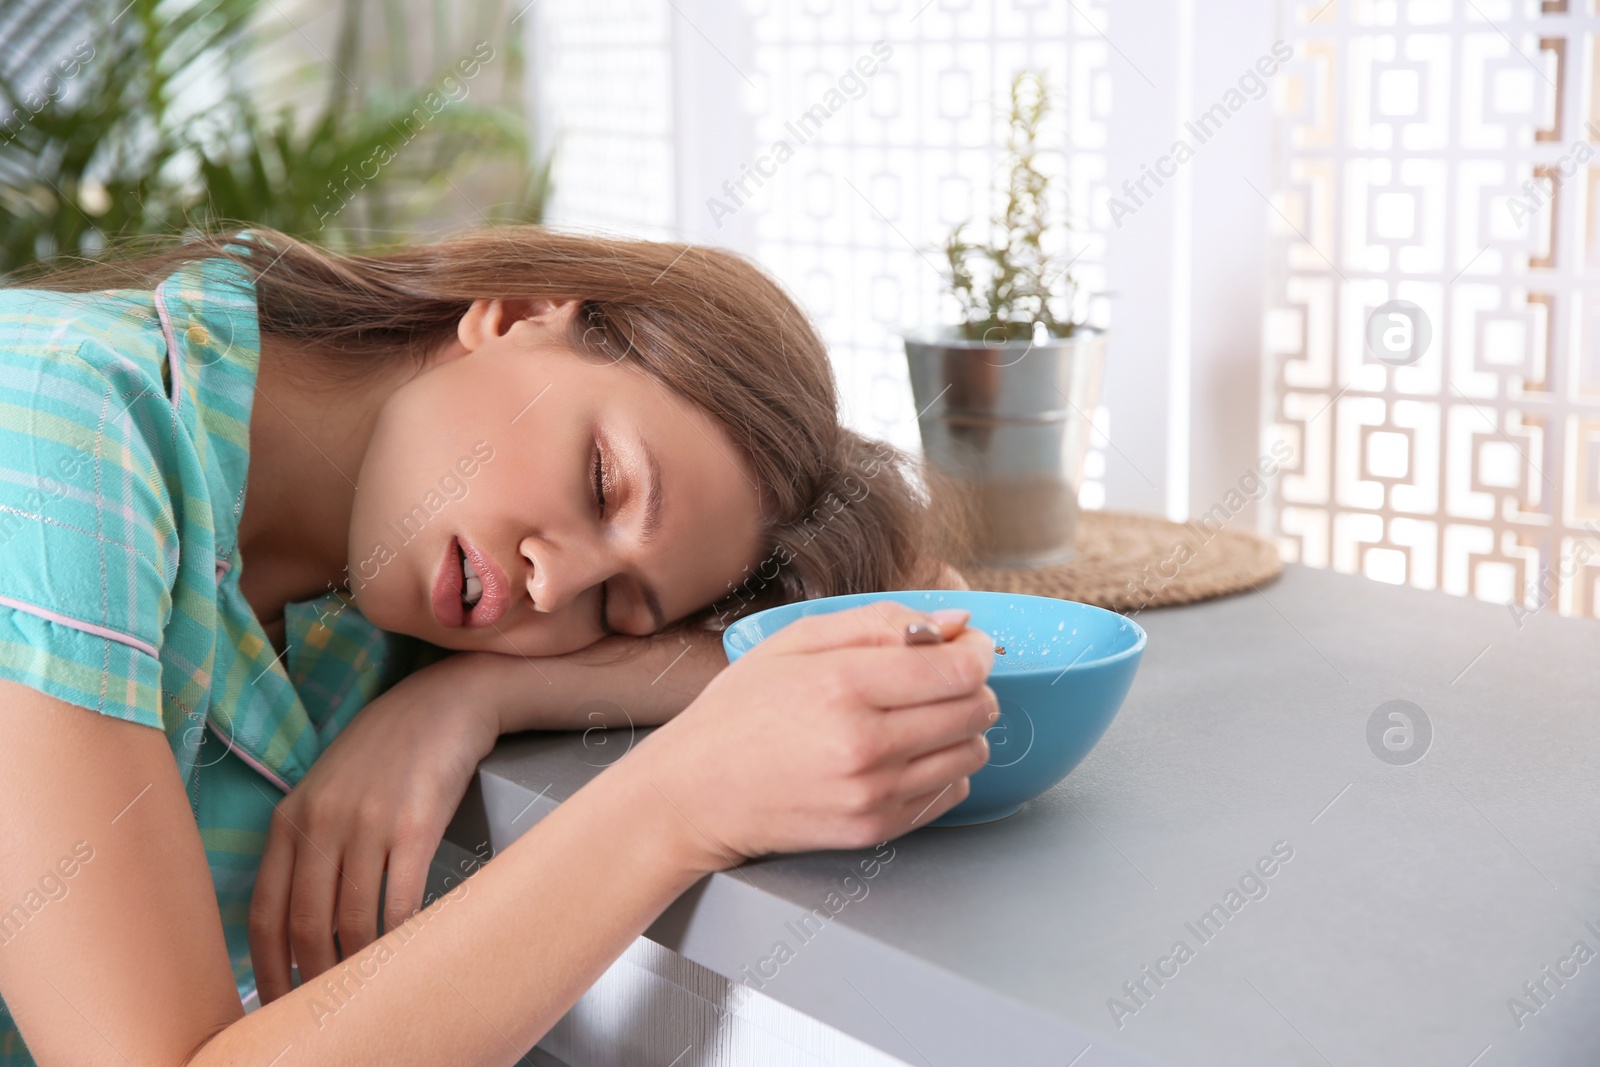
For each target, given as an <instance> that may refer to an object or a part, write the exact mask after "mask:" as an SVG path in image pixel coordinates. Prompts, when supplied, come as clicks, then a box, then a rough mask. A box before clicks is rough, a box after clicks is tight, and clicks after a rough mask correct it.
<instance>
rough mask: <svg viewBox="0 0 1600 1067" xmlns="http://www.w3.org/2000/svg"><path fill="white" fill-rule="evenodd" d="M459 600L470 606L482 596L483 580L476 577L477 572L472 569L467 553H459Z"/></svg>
mask: <svg viewBox="0 0 1600 1067" xmlns="http://www.w3.org/2000/svg"><path fill="white" fill-rule="evenodd" d="M461 579H462V589H461V602H462V603H464V604H465V605H467V607H469V608H470V607H472V606H473V605H475V604H477V602H478V600H479V599H480V598H481V597H482V596H483V581H482V580H481V579H480V578H479V577H478V572H477V571H475V570H473V569H472V560H470V559H468V558H467V554H466V553H465V552H463V553H462V554H461Z"/></svg>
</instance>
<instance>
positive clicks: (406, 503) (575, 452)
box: [349, 300, 761, 656]
mask: <svg viewBox="0 0 1600 1067" xmlns="http://www.w3.org/2000/svg"><path fill="white" fill-rule="evenodd" d="M576 310H577V303H576V302H575V301H567V302H563V303H559V304H557V303H552V302H549V301H542V302H539V303H538V304H528V303H522V304H515V303H508V302H502V301H498V300H496V301H481V300H480V301H477V302H476V303H474V304H473V306H472V310H471V311H469V312H468V313H467V314H466V316H464V317H463V319H462V321H461V327H460V330H459V331H458V340H457V341H456V342H455V343H453V344H452V345H450V346H449V347H448V348H446V349H445V350H443V351H442V352H440V353H439V354H438V355H437V357H436V358H435V359H433V360H431V361H430V362H429V364H428V365H427V366H426V368H425V369H424V370H423V371H422V372H421V373H419V374H418V375H417V376H416V377H415V378H413V379H411V380H410V381H408V382H406V383H405V384H404V385H402V386H401V387H400V388H399V389H398V390H396V392H395V393H394V394H393V395H392V396H391V397H390V398H389V400H388V401H387V402H386V403H385V405H384V407H383V409H382V411H381V413H380V414H379V417H378V421H377V425H376V427H375V429H374V432H373V437H372V442H371V444H370V445H369V446H368V448H367V451H366V454H365V457H364V459H363V461H362V465H361V473H360V475H359V478H358V486H357V489H356V496H355V505H354V510H353V513H352V516H351V526H350V565H349V566H350V587H351V591H352V592H353V593H354V595H355V600H356V604H357V606H358V607H359V608H360V609H361V612H362V614H363V615H365V616H366V617H367V619H368V620H370V621H371V622H372V623H373V624H374V625H376V626H378V627H380V628H382V629H385V630H390V631H393V632H397V633H406V634H411V635H413V636H416V637H420V638H422V639H423V640H425V641H429V642H431V643H433V644H436V645H440V646H442V647H445V648H454V649H464V650H484V651H491V652H502V653H519V654H521V655H525V656H551V655H559V654H560V653H563V652H571V651H574V650H576V649H579V648H583V647H584V646H586V645H589V644H592V643H593V642H595V641H597V640H599V639H600V638H601V637H603V636H606V635H607V634H612V633H618V634H634V635H645V634H650V633H653V632H655V631H656V630H659V629H661V628H662V627H663V626H664V625H666V624H667V623H670V622H673V621H675V620H677V619H680V618H682V617H684V616H686V615H689V614H691V613H693V612H695V611H697V610H699V609H701V608H703V607H705V606H706V605H707V604H710V603H711V602H712V601H714V600H717V599H719V598H721V597H722V596H725V595H726V593H727V590H728V589H729V587H730V583H737V582H738V581H739V580H741V578H742V577H743V572H744V569H745V568H746V567H752V568H753V567H755V566H756V565H757V564H758V562H759V555H760V549H761V542H760V518H761V516H760V509H759V503H758V494H757V490H756V483H755V480H754V476H753V474H752V473H751V470H750V468H749V464H748V463H747V462H746V461H745V460H744V458H743V457H742V456H741V455H740V454H739V452H738V450H737V448H736V447H735V446H734V444H733V442H732V440H731V439H730V438H729V437H728V435H727V434H726V433H725V432H724V431H723V429H722V427H721V426H720V425H719V424H718V423H717V422H716V421H715V420H714V419H713V418H711V416H709V415H707V414H705V413H704V412H702V411H701V410H699V409H698V408H696V407H695V406H693V405H692V404H690V403H689V402H688V401H686V400H684V399H682V398H681V397H679V396H678V395H677V394H675V393H673V392H672V391H671V390H670V389H668V388H667V387H666V386H664V385H661V384H660V383H658V382H657V381H656V380H655V379H653V378H651V377H649V376H648V375H647V374H645V373H644V372H643V371H642V370H640V369H639V368H638V367H637V366H636V365H633V364H632V363H630V362H629V361H627V360H626V359H624V360H621V361H619V362H617V363H615V364H605V363H597V362H595V361H593V360H592V359H584V358H582V357H580V356H578V355H577V354H576V353H575V352H574V351H573V350H572V348H571V347H570V346H569V345H568V344H567V343H566V341H565V336H566V327H567V324H568V322H569V321H570V319H571V316H572V315H573V314H574V313H575V312H576ZM463 560H465V561H466V563H467V565H468V566H469V567H470V568H471V569H472V571H473V572H475V575H476V581H473V580H470V579H471V577H472V576H470V575H469V576H468V577H467V578H466V579H464V577H463V567H462V564H463ZM480 586H481V594H480V593H479V588H480ZM464 594H466V595H467V596H468V597H469V598H471V599H473V600H475V603H470V604H469V603H467V602H465V601H464V600H463V595H464ZM475 594H476V595H475Z"/></svg>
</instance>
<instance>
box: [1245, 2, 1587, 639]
mask: <svg viewBox="0 0 1600 1067" xmlns="http://www.w3.org/2000/svg"><path fill="white" fill-rule="evenodd" d="M1579 3H1580V0H1429V2H1410V3H1376V2H1370V0H1366V2H1363V0H1283V7H1282V12H1283V15H1284V20H1283V25H1284V26H1285V27H1286V39H1288V40H1289V41H1290V42H1291V43H1292V44H1293V45H1294V47H1295V52H1296V57H1295V60H1294V61H1293V62H1292V63H1291V64H1290V65H1289V67H1288V69H1287V77H1286V78H1285V83H1286V84H1285V85H1284V89H1285V90H1286V91H1285V92H1284V93H1283V94H1282V95H1281V96H1280V97H1279V98H1278V104H1279V107H1280V114H1279V117H1278V123H1279V127H1278V133H1279V147H1278V152H1277V159H1276V162H1275V166H1276V169H1277V173H1276V175H1275V184H1274V197H1273V207H1274V219H1273V221H1274V224H1275V228H1276V230H1277V235H1276V237H1275V238H1274V241H1275V244H1274V250H1273V252H1272V254H1271V255H1270V257H1269V259H1270V261H1271V262H1272V263H1274V265H1275V267H1274V269H1275V274H1276V276H1275V278H1274V281H1273V285H1274V291H1273V293H1272V294H1271V301H1270V305H1269V306H1270V307H1271V310H1270V311H1269V315H1268V323H1267V330H1266V336H1267V343H1266V349H1267V357H1268V360H1269V366H1268V370H1267V374H1268V378H1269V380H1270V382H1271V404H1272V408H1273V410H1272V414H1271V416H1270V418H1269V420H1268V421H1269V422H1270V423H1271V424H1272V425H1270V426H1269V427H1268V433H1269V435H1270V436H1277V437H1281V438H1282V439H1284V440H1286V441H1287V442H1289V443H1290V444H1291V445H1293V446H1294V448H1295V458H1294V459H1293V460H1292V461H1291V462H1290V464H1288V465H1287V466H1286V467H1285V471H1284V474H1283V475H1282V477H1281V478H1280V479H1279V480H1278V483H1277V486H1276V489H1275V491H1274V497H1273V504H1274V508H1273V513H1274V520H1273V521H1274V524H1275V533H1276V535H1277V538H1278V540H1279V543H1280V546H1281V548H1282V550H1283V552H1284V554H1285V556H1286V557H1287V558H1290V559H1299V560H1303V561H1304V562H1307V563H1310V564H1314V565H1318V566H1331V567H1333V568H1335V569H1337V570H1341V571H1346V572H1354V573H1362V574H1366V575H1369V576H1371V577H1374V578H1379V579H1382V580H1386V581H1391V582H1396V583H1409V584H1412V585H1416V586H1421V587H1424V588H1440V589H1443V590H1446V591H1448V592H1453V593H1458V594H1469V595H1474V596H1478V597H1481V598H1484V599H1488V600H1493V601H1497V602H1505V603H1512V604H1517V605H1520V608H1519V609H1518V610H1519V611H1525V610H1535V609H1539V608H1549V609H1551V610H1559V611H1561V612H1563V613H1566V614H1573V615H1584V616H1597V615H1600V596H1597V590H1600V288H1597V287H1596V285H1595V284H1594V283H1595V279H1596V278H1597V277H1600V201H1597V197H1600V18H1597V16H1596V15H1595V14H1594V13H1592V12H1591V11H1590V10H1587V5H1585V8H1586V9H1585V10H1579V9H1578V8H1579ZM1569 5H1570V9H1569ZM1396 300H1402V301H1409V302H1410V303H1411V304H1414V305H1416V306H1417V307H1419V308H1420V309H1421V311H1422V315H1423V316H1424V319H1423V327H1422V328H1423V329H1425V330H1427V331H1429V332H1431V342H1430V343H1429V345H1428V347H1427V348H1426V349H1422V350H1420V351H1421V354H1420V355H1419V356H1417V358H1415V359H1414V361H1410V362H1406V361H1397V360H1394V359H1380V358H1379V356H1378V355H1377V354H1375V347H1374V344H1373V343H1372V342H1371V341H1369V333H1371V332H1372V331H1369V320H1370V319H1371V318H1372V317H1373V313H1374V311H1375V310H1376V309H1378V308H1380V306H1382V305H1385V304H1386V303H1388V302H1390V301H1396ZM1377 329H1379V330H1381V329H1382V326H1381V324H1380V325H1379V327H1377ZM1379 347H1381V343H1380V346H1379Z"/></svg>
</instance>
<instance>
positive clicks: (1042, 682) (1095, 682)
mask: <svg viewBox="0 0 1600 1067" xmlns="http://www.w3.org/2000/svg"><path fill="white" fill-rule="evenodd" d="M875 600H896V601H899V602H900V603H902V604H906V605H909V606H910V607H913V608H917V609H918V610H921V611H932V610H934V609H935V608H965V609H966V610H967V611H969V612H971V613H972V618H971V620H970V621H969V622H968V625H969V626H975V627H977V628H978V629H980V630H983V631H984V632H985V633H987V634H988V635H989V636H991V637H993V638H994V640H995V644H997V645H999V646H1001V647H1002V648H1004V649H1005V650H1006V651H1005V655H1003V656H1002V655H996V656H995V658H994V669H993V671H992V672H991V673H990V675H989V687H990V688H991V689H993V690H994V692H995V695H996V696H997V697H999V698H1000V718H999V719H998V720H997V721H996V722H995V724H994V725H993V726H992V727H990V728H989V732H988V736H989V762H988V764H987V765H985V766H984V767H983V768H981V769H980V770H979V771H978V773H977V774H974V775H973V776H972V779H971V784H972V792H971V794H970V795H968V797H967V799H966V800H963V801H962V802H961V803H960V804H958V805H956V806H955V807H954V808H952V809H950V810H949V811H948V812H946V813H945V814H944V815H943V816H941V817H940V818H938V819H937V820H935V821H934V822H933V823H932V825H934V826H967V825H971V824H973V823H981V822H991V821H993V820H995V819H1003V818H1005V817H1006V816H1007V815H1014V814H1016V812H1017V811H1018V810H1020V809H1021V807H1022V805H1023V804H1025V803H1026V802H1027V801H1029V800H1032V799H1033V798H1034V797H1036V796H1038V795H1039V794H1040V793H1043V792H1044V791H1045V790H1046V789H1049V788H1050V787H1051V786H1053V785H1055V784H1056V783H1057V782H1059V781H1061V779H1063V778H1065V777H1066V776H1067V774H1068V773H1069V772H1071V770H1072V769H1073V768H1074V767H1076V766H1077V765H1078V764H1079V762H1081V761H1082V759H1083V757H1085V756H1087V755H1088V754H1089V750H1090V749H1092V748H1093V747H1094V746H1095V743H1096V742H1097V741H1099V740H1100V737H1101V735H1102V734H1104V733H1105V732H1106V727H1108V726H1110V725H1111V720H1112V719H1113V718H1114V717H1115V716H1116V714H1117V709H1118V708H1120V707H1121V706H1122V698H1123V697H1125V696H1127V694H1128V687H1129V686H1130V685H1132V684H1133V675H1134V672H1136V671H1137V670H1138V669H1139V661H1140V660H1141V659H1142V658H1143V657H1144V642H1145V633H1144V630H1143V629H1142V628H1141V627H1140V626H1139V624H1138V623H1136V622H1134V621H1133V620H1132V619H1128V618H1124V617H1123V616H1121V615H1118V614H1117V613H1116V612H1114V611H1107V610H1105V609H1104V608H1097V607H1092V606H1090V605H1088V604H1079V603H1076V602H1074V601H1071V600H1057V599H1055V598H1053V597H1043V596H1024V595H1021V594H1017V593H993V592H983V591H979V590H967V589H963V590H948V589H945V590H932V591H926V592H925V591H921V590H911V591H905V592H895V593H855V594H852V595H850V596H832V597H823V598H821V599H818V600H805V601H800V602H798V603H794V604H783V605H780V606H778V607H775V608H768V609H767V610H766V611H761V612H757V613H756V614H754V615H751V616H750V617H749V618H745V619H740V620H739V621H738V622H736V623H734V624H733V625H732V626H730V627H728V628H727V629H726V630H725V631H723V634H722V647H723V649H724V650H725V651H726V652H727V654H728V662H730V663H731V662H733V661H734V660H736V659H738V658H739V657H740V656H742V655H744V654H745V653H746V652H748V651H750V649H752V648H754V647H755V645H756V643H757V642H759V641H761V640H762V639H763V638H766V637H769V636H771V635H772V634H774V633H776V632H777V631H779V630H781V629H783V628H784V627H785V626H787V625H789V623H791V622H793V621H794V620H795V619H798V618H800V617H801V616H803V615H819V614H826V613H827V612H832V611H842V610H844V609H845V608H853V607H856V606H857V605H860V604H868V603H871V602H873V601H875Z"/></svg>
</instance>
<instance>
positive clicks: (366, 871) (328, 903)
mask: <svg viewBox="0 0 1600 1067" xmlns="http://www.w3.org/2000/svg"><path fill="white" fill-rule="evenodd" d="M485 657H488V659H485ZM500 658H503V657H495V656H494V655H493V654H492V653H460V654H457V655H454V656H451V657H449V658H447V659H444V660H441V661H440V662H438V663H434V664H430V665H429V666H427V667H423V668H421V669H420V670H418V671H416V672H414V673H412V674H410V675H408V676H407V677H405V678H404V679H402V680H401V681H400V682H398V683H397V684H396V685H394V686H393V687H392V688H390V689H389V690H387V691H386V692H384V693H383V694H381V695H380V696H378V697H377V698H376V699H375V700H373V701H372V703H370V704H369V705H367V706H366V707H364V708H362V709H361V711H360V712H358V713H357V714H356V716H355V718H354V719H352V720H351V722H350V725H349V726H347V727H346V728H345V730H344V732H343V733H341V734H340V735H339V736H338V737H337V738H335V739H334V741H333V744H331V745H329V746H328V748H327V750H326V751H325V752H323V753H322V755H321V756H320V757H318V759H317V761H316V762H315V763H314V764H312V766H311V770H310V771H309V772H307V774H306V776H305V778H303V779H302V780H301V781H300V782H299V783H298V784H297V785H296V786H295V788H294V789H293V790H292V791H291V792H290V793H289V795H288V796H286V797H284V798H283V800H282V801H280V802H279V803H278V807H277V811H276V812H275V813H274V814H273V818H272V823H271V827H270V829H269V830H268V832H267V843H266V846H265V849H264V851H263V853H262V857H261V869H260V873H259V874H258V875H257V876H256V885H255V890H254V895H253V896H252V898H251V901H250V921H249V931H250V955H251V958H252V962H253V964H254V967H255V973H256V985H257V988H258V989H259V991H260V996H261V1003H262V1004H267V1003H270V1002H271V1001H272V1000H274V999H276V998H277V997H280V996H282V995H283V994H285V993H287V992H288V991H289V989H290V985H289V951H290V949H291V948H292V949H293V950H294V960H295V963H296V964H297V965H298V966H299V968H300V978H301V981H302V982H305V981H309V980H310V979H311V978H312V977H313V976H314V975H317V974H321V973H322V972H323V971H325V970H327V969H328V968H330V967H332V966H334V964H336V963H338V962H339V959H340V955H339V952H336V951H335V947H334V942H333V931H334V930H335V929H337V930H338V934H339V944H338V949H339V950H340V952H342V954H343V956H345V957H349V956H351V955H353V954H354V953H356V952H359V951H360V950H361V949H363V948H365V947H366V946H367V945H368V944H369V943H371V942H372V941H374V940H375V939H376V938H377V937H378V934H379V930H378V918H379V917H378V889H379V886H380V884H381V883H382V880H383V876H384V872H385V870H386V869H387V871H388V885H387V888H386V890H385V894H384V902H383V926H384V929H386V930H387V929H393V928H394V927H396V926H398V925H399V924H400V923H401V922H403V921H404V920H405V919H407V918H409V917H410V916H411V915H412V914H413V913H414V912H415V911H417V910H418V909H419V908H421V906H422V895H423V891H424V889H425V886H426V882H427V874H428V864H429V862H430V861H431V860H432V859H433V856H434V853H435V852H436V851H437V850H438V847H439V841H440V839H441V838H442V837H443V836H444V830H445V827H446V826H447V825H448V824H449V822H450V818H451V816H452V815H453V814H454V813H455V810H456V808H457V806H459V805H460V803H461V798H462V796H463V795H464V794H465V793H466V790H467V786H468V785H469V784H470V783H471V781H472V775H473V773H474V772H475V771H476V769H477V766H478V762H479V761H480V760H482V759H483V758H484V757H485V756H487V755H488V754H489V751H490V750H491V749H492V748H493V747H494V743H495V738H496V737H497V736H498V733H499V717H498V716H499V708H498V706H497V705H496V704H495V702H494V701H493V700H491V699H488V697H487V696H486V694H485V692H484V689H485V687H484V686H483V685H481V684H478V683H479V682H481V681H483V680H484V679H485V678H486V677H492V671H490V670H488V668H489V665H490V664H492V662H493V661H494V660H496V659H500Z"/></svg>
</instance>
